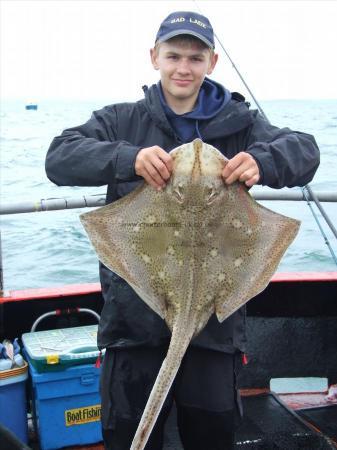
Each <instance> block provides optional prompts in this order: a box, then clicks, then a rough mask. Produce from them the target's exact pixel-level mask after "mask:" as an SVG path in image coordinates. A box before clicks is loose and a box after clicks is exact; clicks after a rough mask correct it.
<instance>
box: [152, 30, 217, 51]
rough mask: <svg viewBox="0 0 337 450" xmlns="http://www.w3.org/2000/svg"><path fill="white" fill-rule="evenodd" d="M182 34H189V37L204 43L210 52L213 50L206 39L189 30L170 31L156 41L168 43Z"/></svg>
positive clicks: (212, 46)
mask: <svg viewBox="0 0 337 450" xmlns="http://www.w3.org/2000/svg"><path fill="white" fill-rule="evenodd" d="M182 34H189V35H190V36H194V37H196V38H197V39H199V40H200V41H202V42H204V44H206V45H207V47H209V48H211V49H212V50H213V49H214V44H212V42H211V41H209V40H208V39H206V38H205V37H204V36H202V35H201V34H199V33H196V32H195V31H191V30H176V31H171V32H170V33H167V34H164V36H162V37H161V38H160V39H158V42H165V41H168V40H169V39H171V38H173V37H175V36H180V35H182Z"/></svg>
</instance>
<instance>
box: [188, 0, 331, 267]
mask: <svg viewBox="0 0 337 450" xmlns="http://www.w3.org/2000/svg"><path fill="white" fill-rule="evenodd" d="M192 1H193V2H194V4H195V6H196V8H197V9H198V10H199V12H200V14H203V12H202V10H201V8H200V7H199V5H198V3H197V1H196V0H192ZM214 37H215V39H216V40H217V41H218V43H219V45H220V47H221V48H222V50H223V51H224V53H225V55H226V56H227V58H228V60H229V61H230V63H231V64H232V67H233V69H234V70H235V72H236V74H237V75H238V76H239V78H240V80H241V81H242V83H243V84H244V86H245V88H246V89H247V91H248V93H249V95H250V96H251V98H252V99H253V101H254V103H255V104H256V106H257V109H258V110H259V112H260V114H261V115H262V116H263V118H264V119H265V120H266V121H267V122H268V123H270V121H269V119H268V117H267V115H266V114H265V112H264V111H263V109H262V107H261V105H260V104H259V102H258V101H257V99H256V97H255V96H254V94H253V92H252V90H251V89H250V87H249V86H248V84H247V83H246V81H245V79H244V77H243V76H242V75H241V72H240V71H239V69H238V68H237V66H236V64H235V63H234V61H233V59H232V58H231V57H230V55H229V53H228V52H227V50H226V49H225V47H224V45H223V43H222V42H221V39H220V38H219V37H218V35H217V34H216V33H215V32H214ZM301 190H302V193H303V196H304V197H305V199H306V200H307V204H308V206H309V208H310V211H311V213H312V215H313V217H314V219H315V221H316V223H317V225H318V228H319V230H320V232H321V234H322V237H323V239H324V242H325V243H326V244H327V245H328V248H329V250H330V253H331V256H332V259H333V260H334V262H335V263H336V265H337V257H336V255H335V253H334V251H333V249H332V247H331V244H330V242H329V239H328V238H327V236H326V234H325V233H324V231H323V227H322V225H321V223H320V221H319V218H318V216H317V214H316V213H315V211H314V209H313V208H312V206H311V203H310V201H311V200H312V201H313V202H314V203H315V205H316V207H317V208H318V210H319V211H320V212H321V214H322V217H323V218H324V220H325V222H326V223H327V225H328V227H329V228H330V229H331V231H332V233H333V234H334V236H335V237H336V239H337V231H336V228H335V227H334V226H333V224H332V222H331V220H330V218H329V216H328V214H327V213H326V211H325V210H324V208H323V206H322V205H321V203H320V201H319V199H318V198H317V196H316V195H315V194H314V192H313V190H312V189H311V187H310V186H309V185H308V184H307V185H306V186H304V187H301ZM308 196H309V197H308Z"/></svg>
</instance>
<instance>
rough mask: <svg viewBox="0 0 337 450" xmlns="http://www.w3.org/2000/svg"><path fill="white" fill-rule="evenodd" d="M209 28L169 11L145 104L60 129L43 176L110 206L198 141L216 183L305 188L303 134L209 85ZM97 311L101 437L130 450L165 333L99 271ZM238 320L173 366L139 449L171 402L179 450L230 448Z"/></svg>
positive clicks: (121, 285) (158, 180)
mask: <svg viewBox="0 0 337 450" xmlns="http://www.w3.org/2000/svg"><path fill="white" fill-rule="evenodd" d="M217 60H218V55H217V54H215V53H214V36H213V30H212V27H211V25H210V23H209V21H208V19H207V18H206V17H203V16H201V15H199V14H197V13H194V12H175V13H172V14H170V15H169V16H168V17H167V18H166V19H165V20H164V21H163V23H162V24H161V25H160V28H159V31H158V33H157V37H156V42H155V47H154V48H153V49H152V50H151V61H152V64H153V67H154V69H155V70H159V72H160V82H159V83H158V84H157V85H154V86H152V87H150V88H149V89H147V88H145V99H144V100H140V101H138V102H136V103H122V104H115V105H111V106H107V107H105V108H103V109H102V110H100V111H96V112H94V113H93V116H92V117H91V119H90V120H89V121H88V122H87V123H85V124H84V125H82V126H78V127H75V128H70V129H67V130H65V131H64V132H63V133H62V135H61V136H59V137H56V138H55V139H54V140H53V142H52V144H51V146H50V149H49V151H48V154H47V160H46V171H47V175H48V177H49V178H50V180H51V181H53V182H54V183H56V184H59V185H71V186H74V185H77V186H101V185H105V184H107V185H108V190H107V202H112V201H115V200H117V199H118V198H120V197H122V196H124V195H126V194H128V193H129V192H131V191H132V190H133V189H134V188H135V187H136V186H137V185H138V184H139V183H140V182H141V181H142V180H145V182H147V183H149V184H150V185H151V186H153V188H154V189H163V188H164V187H165V184H166V182H167V181H168V180H169V178H170V174H171V171H172V161H171V157H170V154H169V151H170V150H171V149H173V148H175V147H177V146H179V145H181V144H182V143H184V142H190V141H192V140H193V139H195V138H197V137H199V138H201V139H202V140H203V141H205V142H207V143H209V144H211V145H213V146H215V147H216V148H217V149H219V150H220V151H221V152H222V153H223V154H224V155H225V156H226V157H227V158H229V160H230V161H229V163H228V165H227V166H226V168H225V169H224V171H223V179H224V182H225V183H228V184H230V183H233V182H234V181H235V180H240V181H242V182H244V183H245V184H246V185H247V186H252V185H254V184H256V183H259V184H263V185H268V186H271V187H274V188H281V187H283V186H288V187H291V186H297V185H305V184H306V183H308V182H309V181H310V180H311V179H312V177H313V175H314V173H315V171H316V169H317V166H318V164H319V153H318V149H317V146H316V143H315V140H314V138H313V137H312V136H310V135H308V134H304V133H299V132H294V131H291V130H290V129H288V128H284V129H279V128H276V127H274V126H272V125H270V124H269V123H267V122H266V121H265V120H264V119H263V118H262V117H261V115H260V114H259V113H258V112H257V111H251V110H249V107H248V105H247V104H246V103H245V102H244V98H243V97H242V96H241V95H240V94H237V93H233V94H231V93H230V92H229V91H228V90H227V89H226V88H224V87H223V86H221V85H220V84H218V83H216V82H214V81H212V80H210V79H208V78H206V76H207V75H210V74H211V73H212V71H213V69H214V68H215V66H216V63H217ZM100 277H101V284H102V293H103V296H104V299H105V304H104V307H103V310H102V315H101V320H100V324H99V331H98V345H99V347H100V348H106V355H105V358H104V363H103V367H102V378H101V396H102V428H103V437H104V442H105V446H106V448H107V449H113V450H127V449H129V448H130V444H131V441H132V438H133V436H134V433H135V431H136V428H137V424H138V422H139V420H140V417H141V415H142V412H143V409H144V406H145V403H146V401H147V398H148V396H149V393H150V390H151V388H152V385H153V382H154V380H155V378H156V376H157V373H158V371H159V368H160V365H161V363H162V360H163V358H164V357H165V355H166V351H167V346H168V342H169V331H168V329H167V327H166V325H165V323H164V322H163V321H162V320H161V318H159V317H158V316H157V315H156V314H155V313H154V312H153V311H151V310H150V309H149V308H148V306H147V305H146V304H145V303H144V302H143V301H141V300H140V299H139V298H138V297H137V295H136V294H135V292H134V291H133V290H132V289H131V288H130V287H129V286H128V285H127V284H126V282H125V281H124V280H122V279H121V278H119V277H118V276H117V275H116V274H114V273H112V272H110V271H109V270H108V269H107V268H106V267H104V266H103V265H101V266H100ZM244 317H245V310H244V308H241V309H240V310H239V311H237V312H235V313H234V314H233V315H232V316H231V317H229V318H228V319H227V320H225V321H224V322H223V323H222V324H220V323H219V322H218V321H217V319H216V317H215V316H212V317H211V319H210V320H209V322H208V324H207V326H206V327H205V329H204V330H203V331H202V332H201V333H200V335H199V336H197V337H196V338H195V339H194V340H193V342H192V344H191V345H190V348H189V349H188V351H187V354H186V356H185V358H184V360H183V362H182V366H181V369H180V371H179V373H178V375H177V378H176V380H175V382H174V385H173V387H172V390H171V392H170V394H169V396H168V398H167V400H166V402H165V404H164V407H163V409H162V412H161V414H160V416H159V418H158V421H157V424H156V426H155V428H154V430H153V432H152V434H151V437H150V440H149V442H148V444H147V446H146V449H147V450H160V449H161V448H162V445H163V427H164V424H165V420H166V418H167V416H168V413H169V411H170V408H171V405H172V402H173V399H174V400H175V402H176V405H177V414H178V427H179V432H180V436H181V439H182V442H183V445H184V448H185V449H187V450H199V449H200V450H218V449H219V450H220V449H221V450H223V449H230V448H232V445H233V436H234V429H235V426H236V423H237V418H238V417H239V416H240V413H239V412H240V399H239V396H238V394H237V390H236V370H235V369H236V364H235V362H236V361H237V358H236V355H238V354H239V355H240V354H241V352H243V351H244V349H245V332H244V324H245V319H244Z"/></svg>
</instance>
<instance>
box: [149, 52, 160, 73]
mask: <svg viewBox="0 0 337 450" xmlns="http://www.w3.org/2000/svg"><path fill="white" fill-rule="evenodd" d="M150 56H151V63H152V66H153V68H154V70H159V66H158V63H157V56H158V55H157V50H156V49H155V48H151V49H150Z"/></svg>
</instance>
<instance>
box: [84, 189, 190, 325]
mask: <svg viewBox="0 0 337 450" xmlns="http://www.w3.org/2000/svg"><path fill="white" fill-rule="evenodd" d="M170 202H171V200H170V198H169V197H168V196H167V194H166V193H165V191H162V192H157V191H156V190H155V189H153V188H152V187H150V186H148V185H145V184H143V185H141V186H140V187H138V188H137V189H135V190H134V191H133V192H131V194H129V195H128V196H126V197H123V198H122V199H120V200H118V201H116V202H114V203H112V204H109V205H107V206H104V207H102V208H98V209H96V210H95V211H92V212H89V213H84V214H82V215H81V216H80V219H81V222H82V224H83V226H84V228H85V230H86V232H87V234H88V236H89V238H90V240H91V243H92V245H93V247H94V249H95V251H96V253H97V255H98V257H99V259H100V261H101V262H102V263H103V264H104V265H106V266H107V267H108V268H109V269H110V270H112V271H113V272H115V273H117V274H118V275H119V276H121V277H122V278H123V279H125V280H126V281H127V282H128V283H129V284H130V286H131V287H132V288H133V289H134V290H135V292H136V293H137V294H138V295H139V296H140V297H141V298H142V299H143V300H144V301H145V302H146V303H147V304H148V306H150V308H152V309H153V310H154V311H155V312H156V313H157V314H159V315H160V316H161V317H162V318H165V316H166V310H167V302H168V301H169V299H170V298H171V297H175V296H176V290H177V283H179V280H180V279H181V282H183V280H182V275H181V267H180V265H182V261H180V260H179V261H178V260H177V258H178V257H179V256H178V254H179V252H176V251H175V250H174V248H173V247H172V245H171V243H172V242H173V241H174V234H175V233H178V234H179V231H178V230H179V228H180V218H179V215H180V214H179V210H178V207H177V206H176V204H174V203H173V204H172V205H171V204H170V206H169V203H170Z"/></svg>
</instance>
